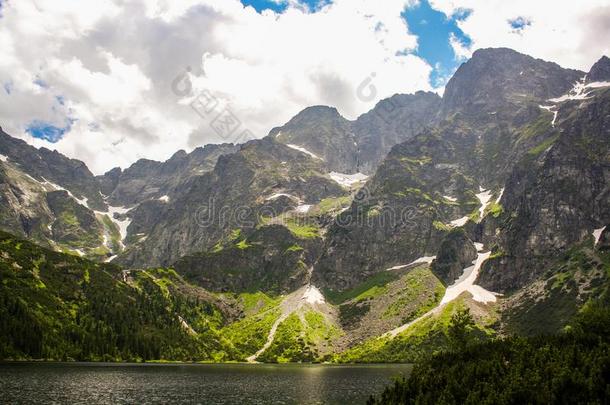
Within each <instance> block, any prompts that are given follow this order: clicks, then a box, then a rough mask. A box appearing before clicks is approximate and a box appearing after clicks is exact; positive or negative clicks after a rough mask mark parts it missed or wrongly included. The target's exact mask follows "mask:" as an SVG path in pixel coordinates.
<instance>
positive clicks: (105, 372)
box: [0, 363, 412, 404]
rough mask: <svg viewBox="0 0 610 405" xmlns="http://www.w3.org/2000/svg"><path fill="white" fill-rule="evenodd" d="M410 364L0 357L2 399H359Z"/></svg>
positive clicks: (313, 401)
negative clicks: (33, 360)
mask: <svg viewBox="0 0 610 405" xmlns="http://www.w3.org/2000/svg"><path fill="white" fill-rule="evenodd" d="M411 368H412V366H410V365H298V364H285V365H271V364H115V363H2V364H0V403H45V404H47V403H88V404H94V403H95V404H98V403H170V402H171V403H200V404H345V403H350V404H358V403H365V402H366V400H367V398H368V397H369V395H371V394H374V393H379V392H380V391H381V390H382V389H383V387H384V386H386V385H388V384H390V383H391V382H392V378H393V377H397V376H401V375H408V373H409V372H410V371H411Z"/></svg>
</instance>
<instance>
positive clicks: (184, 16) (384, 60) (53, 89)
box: [0, 0, 431, 173]
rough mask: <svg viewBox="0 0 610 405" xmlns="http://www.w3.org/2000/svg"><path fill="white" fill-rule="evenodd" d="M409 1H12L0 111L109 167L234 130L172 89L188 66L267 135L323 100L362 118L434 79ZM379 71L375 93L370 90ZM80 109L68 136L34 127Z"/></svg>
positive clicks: (21, 127)
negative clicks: (255, 4)
mask: <svg viewBox="0 0 610 405" xmlns="http://www.w3.org/2000/svg"><path fill="white" fill-rule="evenodd" d="M405 4H406V2H405V1H404V0H388V1H385V2H383V3H381V2H371V1H364V0H356V1H354V0H337V1H335V3H333V4H330V5H327V6H324V7H323V8H322V9H321V10H318V11H317V12H316V13H311V12H309V11H308V9H306V8H304V7H300V6H298V3H297V2H294V1H289V2H288V5H289V7H288V9H287V10H286V12H284V13H283V14H275V13H273V12H271V11H266V12H263V13H262V14H259V13H257V12H256V11H255V10H254V9H253V8H251V7H246V8H244V7H243V6H242V5H241V3H240V2H239V1H237V0H222V1H213V0H200V1H197V0H179V1H175V0H172V1H169V0H152V1H145V0H130V1H127V2H122V1H119V0H116V1H110V0H107V1H101V2H95V3H93V4H92V3H90V2H87V4H85V3H84V2H74V1H69V0H64V1H56V0H45V1H37V2H36V3H34V2H32V1H28V0H24V1H15V2H9V3H6V4H5V5H4V6H3V17H2V25H1V26H0V44H2V49H3V50H4V55H3V58H2V60H0V80H1V81H2V84H5V83H11V84H12V91H11V94H10V95H9V94H6V92H1V93H2V94H0V102H1V103H2V105H10V108H3V109H2V110H1V111H0V124H1V125H2V126H3V128H4V129H5V130H6V131H7V132H9V133H12V134H13V135H17V136H20V137H23V138H24V139H26V140H28V141H29V142H31V143H33V144H35V145H37V146H41V145H44V146H46V147H49V148H56V149H58V150H59V151H60V152H62V153H65V154H66V155H68V156H71V157H76V158H79V159H82V160H84V161H85V162H86V163H87V164H88V166H89V167H90V168H91V169H92V170H93V171H94V172H96V173H100V172H103V171H105V170H108V169H110V168H111V167H113V166H116V165H121V166H123V167H125V166H127V165H129V164H130V163H132V162H133V161H135V160H136V159H137V158H140V157H147V158H152V159H166V158H167V157H169V156H170V155H171V154H173V153H174V152H175V151H176V150H177V149H180V148H184V149H190V148H192V147H194V146H197V145H201V144H205V143H209V142H221V141H224V139H223V138H221V137H219V136H218V135H217V134H216V133H215V132H214V131H213V130H212V129H211V128H210V127H209V120H206V119H202V118H201V117H200V116H199V115H197V114H196V113H195V112H194V111H193V110H192V109H191V108H190V107H189V105H188V101H189V100H192V97H190V98H189V97H178V96H176V95H175V94H174V93H173V92H172V91H171V83H172V81H173V80H174V78H175V77H176V76H177V75H179V74H181V73H183V72H184V70H185V68H186V67H187V66H189V67H191V68H192V69H191V74H190V75H189V77H190V78H191V79H192V83H193V91H194V92H195V94H197V92H199V91H201V90H203V89H206V90H209V91H210V92H211V93H213V94H214V95H216V96H217V97H220V98H221V99H223V100H224V103H223V104H227V103H228V105H229V106H230V108H231V111H232V112H233V113H234V114H235V116H237V117H238V118H239V120H241V122H242V123H243V128H245V127H247V128H249V129H250V130H251V131H252V132H254V134H255V135H256V136H258V137H261V136H264V135H266V134H267V132H268V131H269V130H270V129H271V128H272V127H273V126H277V125H281V124H283V123H284V122H286V121H287V120H289V119H290V118H291V117H292V116H293V115H294V114H296V113H297V112H299V111H300V110H301V109H303V108H305V107H307V106H309V105H313V104H328V105H334V106H337V108H338V109H339V111H340V112H342V113H343V114H344V115H345V116H347V117H348V118H355V117H356V116H357V115H359V114H361V113H363V112H365V111H367V110H369V109H370V108H371V107H372V106H373V105H374V103H375V102H376V101H377V100H379V99H381V98H383V97H387V96H390V95H392V94H394V93H396V92H413V91H415V90H419V89H429V88H430V85H429V84H428V76H429V73H430V69H431V67H430V66H429V65H428V64H427V63H426V62H425V61H423V60H422V59H420V58H417V57H415V56H413V55H408V53H409V52H410V51H412V50H413V49H414V48H415V46H416V38H415V37H414V36H412V35H410V34H409V33H408V30H407V27H406V24H405V22H404V20H403V19H402V18H401V16H400V13H401V12H402V11H403V10H404V7H405ZM25 43H27V44H28V46H27V47H22V46H18V44H25ZM24 48H25V49H24ZM204 73H205V74H204ZM371 73H374V74H375V77H374V81H373V84H374V86H375V89H376V93H375V97H373V98H372V99H370V100H369V99H366V100H359V99H358V97H356V89H357V88H358V86H359V85H360V83H362V82H363V80H365V79H366V78H367V77H369V76H370V75H371ZM36 77H39V78H40V79H42V80H43V81H44V82H45V83H46V86H45V88H41V87H40V86H38V85H36V84H34V83H33V81H34V79H35V78H36ZM56 96H61V97H63V98H64V99H65V104H64V105H61V104H60V103H59V102H58V100H57V98H56ZM67 117H71V118H73V119H75V120H76V121H75V122H74V124H73V125H72V128H71V131H70V132H69V133H67V134H66V135H65V136H64V138H63V139H62V140H60V141H59V142H57V143H56V144H49V143H47V142H46V141H41V140H38V139H33V138H31V137H30V136H29V135H28V134H27V133H25V128H26V127H27V125H28V124H29V123H30V122H31V121H33V120H42V121H46V122H49V123H51V124H54V125H56V126H63V125H64V123H65V121H66V118H67ZM210 118H211V117H210Z"/></svg>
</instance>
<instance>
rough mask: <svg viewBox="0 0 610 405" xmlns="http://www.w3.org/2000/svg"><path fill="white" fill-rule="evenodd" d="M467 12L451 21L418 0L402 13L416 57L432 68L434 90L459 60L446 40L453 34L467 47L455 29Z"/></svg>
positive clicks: (463, 38) (447, 77) (423, 1)
mask: <svg viewBox="0 0 610 405" xmlns="http://www.w3.org/2000/svg"><path fill="white" fill-rule="evenodd" d="M469 14H470V12H469V11H463V12H460V13H456V14H455V15H453V16H452V17H451V18H447V17H446V16H445V14H443V13H442V12H440V11H437V10H434V9H433V8H432V7H430V4H429V3H428V2H427V1H426V0H420V2H419V4H418V5H416V6H415V7H410V8H408V9H407V10H405V12H404V13H403V18H404V19H405V20H406V21H407V24H408V26H409V31H410V32H411V33H412V34H415V35H417V37H418V40H417V43H418V47H417V50H416V51H415V54H416V55H417V56H420V57H421V58H423V59H425V60H426V62H428V63H429V64H430V66H432V67H433V68H434V70H433V71H432V74H431V75H430V81H431V84H432V85H433V86H434V87H440V86H443V85H445V83H446V82H447V80H449V78H450V77H451V75H452V74H453V72H455V70H456V69H457V67H458V66H459V65H460V63H461V61H460V60H458V58H457V57H456V55H455V53H454V51H453V48H452V47H451V44H450V42H449V38H450V37H451V35H452V34H453V35H454V36H455V38H457V39H458V40H459V41H460V42H461V43H462V44H463V45H465V46H467V47H468V46H470V43H471V41H470V38H468V37H467V36H466V35H465V34H464V33H463V32H462V30H460V28H459V27H458V26H457V23H458V21H459V20H462V19H465V18H466V17H468V15H469Z"/></svg>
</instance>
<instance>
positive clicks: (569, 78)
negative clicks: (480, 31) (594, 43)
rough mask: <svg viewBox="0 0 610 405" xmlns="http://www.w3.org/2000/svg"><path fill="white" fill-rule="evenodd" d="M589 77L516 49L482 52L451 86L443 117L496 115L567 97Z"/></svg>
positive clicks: (442, 112)
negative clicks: (528, 105)
mask: <svg viewBox="0 0 610 405" xmlns="http://www.w3.org/2000/svg"><path fill="white" fill-rule="evenodd" d="M584 75H585V73H584V72H580V71H577V70H572V69H564V68H562V67H561V66H559V65H557V64H556V63H552V62H545V61H543V60H540V59H535V58H532V57H531V56H527V55H523V54H521V53H518V52H516V51H513V50H512V49H507V48H490V49H479V50H477V51H475V52H474V54H473V55H472V58H471V59H470V60H468V61H467V62H466V63H464V64H462V66H460V67H459V68H458V70H457V71H456V72H455V74H454V75H453V77H452V78H451V80H449V82H448V83H447V86H446V88H445V93H444V94H443V102H442V107H441V114H442V115H443V116H445V117H446V116H448V115H450V114H453V113H455V112H458V111H459V112H463V113H466V114H475V115H477V114H481V113H494V112H495V113H496V114H500V118H503V117H502V115H503V114H502V112H503V110H506V109H517V110H518V109H520V108H521V107H522V106H523V105H524V104H526V103H527V102H528V101H532V100H547V99H549V98H552V97H558V96H560V95H562V94H564V93H566V92H567V91H568V90H569V89H570V88H571V87H572V85H573V84H574V82H576V81H577V80H579V79H581V78H582V77H583V76H584Z"/></svg>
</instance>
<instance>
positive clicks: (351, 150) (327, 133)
mask: <svg viewBox="0 0 610 405" xmlns="http://www.w3.org/2000/svg"><path fill="white" fill-rule="evenodd" d="M269 137H271V138H274V139H275V140H277V141H278V142H282V143H285V144H287V145H290V146H292V147H298V148H303V149H305V150H306V151H309V152H310V153H311V154H313V155H312V156H313V157H314V158H318V159H319V160H321V161H323V162H324V163H325V164H326V166H327V167H328V168H329V169H331V170H334V171H337V172H340V173H355V172H357V166H358V146H357V143H356V135H355V134H354V132H353V129H352V124H351V122H350V121H348V120H346V119H345V118H343V117H342V116H341V115H340V114H339V112H338V111H337V109H336V108H333V107H325V106H314V107H308V108H306V109H305V110H303V111H301V112H300V113H299V114H297V115H296V116H295V117H294V118H292V119H291V120H290V121H288V123H286V124H285V125H284V126H282V127H279V128H274V129H273V130H271V132H270V133H269Z"/></svg>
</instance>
